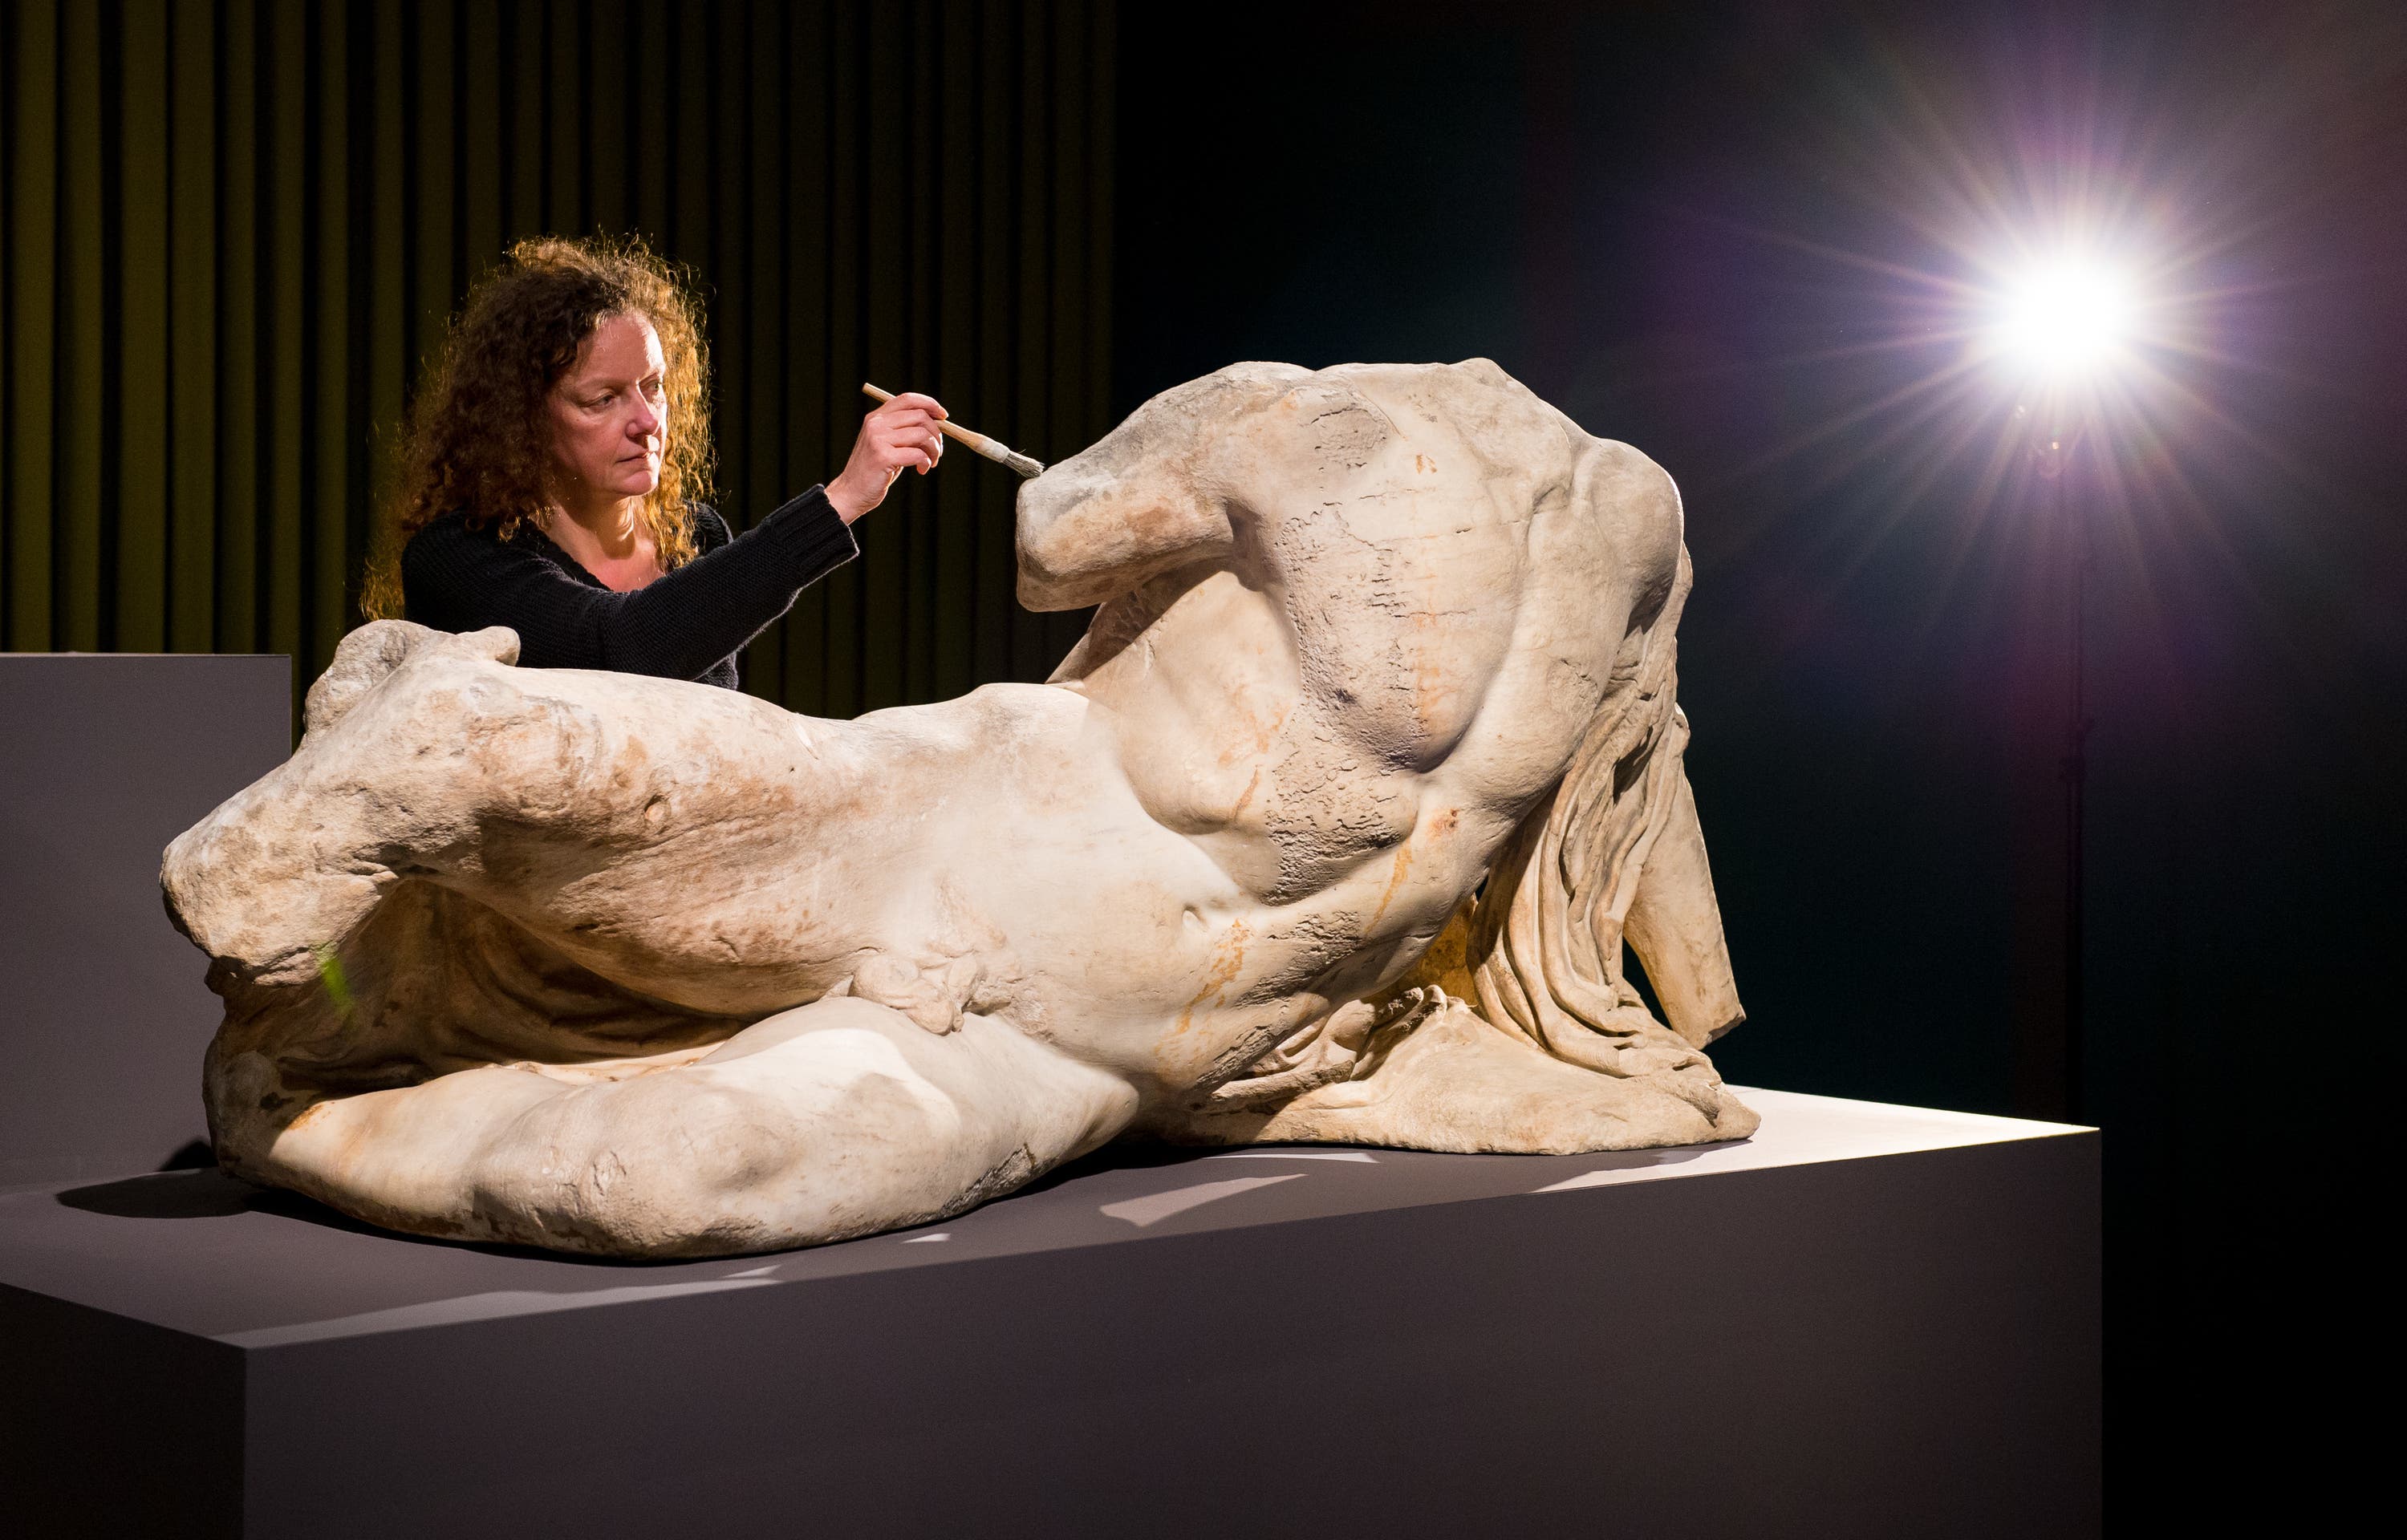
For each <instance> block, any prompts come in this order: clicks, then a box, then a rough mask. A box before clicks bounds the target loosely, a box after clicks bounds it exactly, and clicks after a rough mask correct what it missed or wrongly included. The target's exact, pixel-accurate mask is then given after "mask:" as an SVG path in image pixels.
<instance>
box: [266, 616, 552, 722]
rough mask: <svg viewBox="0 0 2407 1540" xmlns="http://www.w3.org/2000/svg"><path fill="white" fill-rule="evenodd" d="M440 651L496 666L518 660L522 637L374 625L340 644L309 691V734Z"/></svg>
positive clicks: (495, 629)
mask: <svg viewBox="0 0 2407 1540" xmlns="http://www.w3.org/2000/svg"><path fill="white" fill-rule="evenodd" d="M430 650H439V651H442V652H445V653H449V654H452V655H456V656H459V657H474V658H483V659H486V660H489V661H491V662H495V663H515V662H517V661H518V660H519V637H518V633H517V632H516V631H513V630H511V629H509V628H508V627H506V626H489V627H487V628H486V629H483V630H481V631H470V632H468V633H466V634H465V635H461V636H453V635H451V634H449V633H448V632H444V631H438V630H434V629H431V628H429V627H425V626H420V625H415V624H413V623H411V622H409V621H406V620H371V621H369V622H368V623H367V624H366V625H364V626H362V627H361V628H360V629H357V630H355V631H353V632H351V633H350V634H349V635H348V636H346V637H344V638H343V640H342V644H341V645H339V646H337V647H336V648H335V661H334V662H333V663H332V664H330V665H329V666H328V667H327V669H326V671H325V672H324V673H322V674H320V675H319V676H318V682H317V683H316V684H314V685H310V686H309V698H308V701H307V703H306V706H305V707H304V709H303V713H302V725H303V728H304V730H305V731H306V732H313V733H315V732H323V731H325V730H326V729H327V728H332V727H333V726H334V725H335V723H337V722H339V721H341V720H342V719H343V717H344V716H345V715H346V714H347V713H349V711H350V709H351V707H352V706H353V705H355V704H357V703H358V701H359V699H360V698H361V697H362V696H363V695H365V694H366V693H367V692H368V691H370V690H372V689H374V688H375V687H376V686H377V685H381V684H383V683H384V682H385V680H387V679H388V678H390V677H392V673H393V671H395V670H397V669H399V668H400V667H401V666H402V665H403V664H404V663H406V662H408V661H409V660H410V659H411V658H412V657H417V656H419V655H420V654H423V653H425V652H428V651H430Z"/></svg>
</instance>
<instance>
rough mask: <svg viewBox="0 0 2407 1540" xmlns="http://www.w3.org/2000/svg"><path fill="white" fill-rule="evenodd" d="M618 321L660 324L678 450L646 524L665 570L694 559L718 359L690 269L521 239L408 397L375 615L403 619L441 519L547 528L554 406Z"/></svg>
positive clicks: (612, 243)
mask: <svg viewBox="0 0 2407 1540" xmlns="http://www.w3.org/2000/svg"><path fill="white" fill-rule="evenodd" d="M614 316H641V317H642V318H644V319H646V320H648V321H649V322H650V323H651V325H652V330H653V331H654V332H657V333H659V335H660V339H661V352H662V356H663V357H665V358H666V360H668V374H667V377H666V379H664V380H663V381H662V386H663V388H664V390H665V392H666V395H667V399H668V421H669V428H668V443H667V444H666V445H664V447H663V450H662V455H661V481H660V485H659V486H658V487H654V488H653V490H652V493H651V495H650V496H649V497H647V498H646V499H644V508H643V517H644V522H645V524H646V525H648V527H649V528H650V530H651V533H652V542H653V544H654V545H655V546H656V547H657V549H658V551H659V553H660V561H661V565H662V567H663V568H671V567H676V566H677V565H678V564H680V563H682V562H684V561H686V560H688V559H690V558H691V557H692V556H693V554H694V543H693V516H692V504H694V503H696V502H704V501H705V500H706V499H707V498H708V497H709V495H710V492H709V484H710V462H711V448H710V402H709V384H710V380H709V374H710V360H709V358H708V356H707V354H706V353H705V349H704V346H703V340H702V310H701V306H700V304H698V303H697V302H696V301H695V299H694V297H693V294H692V292H691V289H690V288H689V286H688V283H687V279H686V275H685V274H684V273H683V272H681V271H680V270H679V269H677V268H676V267H674V266H672V265H670V264H669V263H668V262H665V261H662V260H661V259H660V258H659V257H657V256H655V255H653V254H652V252H651V250H650V248H649V247H646V246H645V245H644V243H643V241H642V240H641V239H640V238H638V237H634V236H625V237H613V236H593V237H590V238H586V239H582V240H569V239H565V238H563V237H560V236H546V237H544V238H543V239H540V240H531V241H520V243H518V245H516V246H514V247H510V250H509V255H508V256H506V257H505V258H504V259H503V260H502V261H501V262H500V263H499V265H497V266H495V267H494V268H493V269H492V270H491V272H489V273H487V274H486V275H485V276H483V277H482V278H479V279H478V280H477V284H476V287H475V288H473V289H471V290H469V291H468V300H467V303H466V304H463V306H461V308H460V313H459V314H458V315H456V316H454V317H453V318H452V319H451V328H450V331H449V333H448V334H447V335H446V336H445V338H444V342H443V346H442V349H441V351H440V352H438V353H437V354H436V356H435V359H434V367H433V369H432V370H431V371H430V373H429V374H428V375H427V378H426V381H425V383H424V384H423V385H422V386H421V387H420V389H419V391H418V394H417V396H416V398H415V399H414V400H413V401H412V402H411V403H410V408H409V413H408V416H407V417H406V420H405V421H404V423H403V425H402V431H401V438H400V442H399V444H398V446H397V453H396V455H395V460H396V464H395V466H394V470H395V472H396V474H395V475H394V477H393V482H392V495H391V497H390V498H389V499H388V500H387V502H386V503H385V506H384V509H383V510H382V516H381V518H380V520H379V528H378V530H377V541H376V544H375V546H374V547H373V550H372V553H371V555H370V557H369V559H368V571H367V581H366V583H365V585H364V586H363V592H362V593H361V596H360V609H361V611H362V612H363V613H364V614H365V615H368V617H369V618H371V619H392V618H397V617H398V616H399V615H401V611H402V592H401V551H402V547H403V546H405V545H406V544H408V543H409V537H410V536H412V535H414V534H416V533H417V532H418V531H419V530H422V529H424V528H425V527H426V526H427V525H428V524H430V523H432V522H433V521H434V520H435V519H437V518H440V517H442V516H444V515H446V514H449V513H452V512H454V511H455V510H461V509H464V510H466V512H467V515H468V517H469V519H470V520H471V521H472V522H474V523H476V524H478V525H486V524H494V525H498V526H499V527H500V530H501V536H502V538H503V539H505V540H507V539H509V538H510V537H511V536H513V535H515V534H516V533H518V531H519V530H520V528H521V527H523V526H524V525H526V524H527V523H529V522H532V523H534V525H535V527H536V528H538V529H541V528H543V527H544V526H545V525H546V524H547V523H548V520H549V518H550V509H551V505H552V498H551V494H550V491H549V490H548V478H549V475H550V458H549V454H548V445H549V443H550V426H549V419H548V416H547V411H546V404H545V403H546V398H547V397H548V395H549V394H550V391H551V388H552V386H553V385H554V384H555V383H556V382H557V381H558V380H559V378H560V376H561V375H562V374H564V373H566V372H567V370H568V369H569V367H570V366H571V365H573V364H574V363H575V362H576V361H577V353H578V351H579V350H580V349H581V348H583V347H584V346H585V343H586V341H587V339H588V338H590V337H591V336H592V335H593V333H594V332H595V331H596V330H597V329H598V328H600V326H601V325H602V323H603V322H604V321H605V320H608V319H609V318H612V317H614Z"/></svg>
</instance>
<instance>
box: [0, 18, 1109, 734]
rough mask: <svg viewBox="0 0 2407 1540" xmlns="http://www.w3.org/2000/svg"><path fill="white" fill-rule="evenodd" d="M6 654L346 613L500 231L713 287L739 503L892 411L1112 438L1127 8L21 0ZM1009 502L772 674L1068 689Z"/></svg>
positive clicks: (879, 517) (909, 522)
mask: <svg viewBox="0 0 2407 1540" xmlns="http://www.w3.org/2000/svg"><path fill="white" fill-rule="evenodd" d="M5 14H6V32H5V36H0V49H5V50H6V52H5V58H0V82H5V98H6V106H5V108H0V133H5V134H6V144H5V146H0V175H5V176H6V177H7V183H6V187H5V190H0V192H4V193H5V195H0V219H5V238H0V263H5V271H0V370H5V374H0V457H5V458H0V498H5V500H6V501H5V513H4V514H0V640H5V643H6V645H7V647H9V648H11V649H18V650H77V651H178V652H199V651H225V652H248V651H274V652H290V653H292V654H293V655H294V657H295V658H296V660H297V663H298V668H297V669H296V676H297V680H296V682H297V683H298V684H303V685H306V681H307V680H308V679H309V678H311V677H314V675H315V674H316V672H317V671H318V670H319V669H320V668H321V667H322V666H323V665H324V663H325V661H326V659H327V658H328V657H330V656H331V654H332V652H333V649H334V646H335V643H336V642H337V641H338V640H339V639H340V637H341V636H342V633H343V632H344V631H345V630H346V629H349V627H351V626H353V625H355V624H357V623H358V615H357V613H356V609H355V604H356V600H357V595H358V592H359V585H360V576H361V569H362V564H363V559H364V558H365V556H366V552H367V542H368V534H369V529H370V519H371V509H372V507H373V505H374V502H375V500H376V498H377V494H378V492H379V490H380V489H381V487H382V485H383V483H384V481H385V478H386V476H387V474H388V470H387V466H386V463H385V459H384V456H385V451H386V450H387V448H388V447H389V445H390V444H391V442H392V438H393V436H394V433H393V430H394V426H395V424H396V422H397V420H398V418H399V417H400V415H401V412H402V408H403V404H404V403H405V401H406V398H407V395H408V392H409V390H410V389H411V387H412V384H413V381H414V380H415V378H416V376H417V373H418V371H419V368H420V364H421V362H422V360H425V359H426V358H427V357H428V356H429V354H430V352H431V350H432V349H433V347H434V344H435V342H436V340H437V338H438V337H439V336H440V334H441V331H442V327H443V325H444V322H445V319H446V318H447V317H448V316H449V313H450V312H451V310H452V308H453V307H454V305H455V304H457V303H458V301H459V299H460V297H461V295H462V294H463V292H464V291H465V289H466V287H467V284H468V282H469V280H470V279H471V278H472V277H473V276H475V275H476V274H477V272H478V271H480V270H481V269H482V268H484V267H485V266H486V265H488V264H490V263H491V261H493V260H494V259H495V258H496V257H497V256H498V255H499V254H500V253H501V251H502V250H503V249H504V247H506V245H507V244H508V243H509V242H510V241H512V240H513V239H516V238H518V237H520V236H523V235H530V234H537V233H582V232H590V231H611V232H620V231H635V232H639V233H642V234H644V235H645V236H646V237H647V238H648V239H649V240H650V241H651V242H652V244H653V245H654V247H656V248H657V249H660V250H662V252H663V253H664V254H666V255H667V256H669V257H671V258H673V259H675V260H677V261H682V262H685V263H688V264H690V265H691V268H692V269H693V270H694V272H695V273H696V275H697V276H699V278H700V280H701V284H702V288H703V292H704V294H705V303H706V305H707V310H708V317H709V332H710V339H711V346H712V352H713V365H714V369H715V376H716V379H715V383H716V389H715V392H714V398H715V403H716V409H715V425H716V436H717V441H718V445H719V502H720V503H721V505H722V509H723V511H724V512H726V513H727V514H728V516H729V517H730V519H731V521H733V523H735V524H736V525H737V526H738V527H739V528H741V527H742V526H744V525H745V524H746V523H748V521H750V520H751V519H754V518H757V517H759V516H762V514H765V513H767V512H768V511H769V510H770V509H771V508H773V507H775V506H776V504H777V503H778V502H780V501H782V500H783V499H784V498H785V497H787V496H788V495H790V494H791V493H793V492H796V491H799V490H801V489H802V488H803V487H806V486H808V485H809V484H810V483H812V482H814V481H819V480H822V479H824V478H825V477H827V476H828V475H831V474H833V471H834V468H835V467H836V466H837V465H838V464H840V462H841V458H842V456H843V454H844V452H845V450H846V449H847V447H848V446H849V445H850V442H851V436H852V432H853V429H854V427H855V425H856V424H857V423H858V421H859V418H860V416H861V413H862V409H863V408H864V406H865V404H866V403H864V402H863V401H862V398H861V397H860V395H859V394H858V391H859V387H860V384H861V382H862V380H864V379H869V380H875V381H876V383H878V384H879V385H882V386H885V387H886V388H888V389H897V390H900V389H923V390H932V391H933V392H935V393H937V394H939V395H940V396H942V397H943V398H944V399H945V400H946V402H947V404H948V405H950V406H951V407H952V408H953V409H954V411H955V414H956V415H957V416H958V417H960V418H961V420H963V421H964V422H967V423H970V424H972V425H973V426H976V427H978V428H981V429H984V430H986V431H990V432H992V433H994V434H996V435H998V436H1000V437H1002V438H1004V439H1005V440H1006V441H1008V442H1010V443H1011V444H1013V445H1016V446H1018V447H1019V448H1020V449H1022V450H1024V451H1025V452H1027V453H1030V454H1033V455H1035V456H1037V457H1038V458H1040V459H1053V458H1057V457H1060V456H1061V455H1065V454H1068V453H1071V452H1073V451H1075V450H1076V449H1078V448H1080V447H1082V446H1083V445H1085V444H1086V443H1088V442H1089V441H1090V440H1091V439H1092V438H1093V437H1094V436H1095V435H1096V434H1097V433H1099V432H1100V431H1103V429H1104V427H1105V426H1106V423H1105V420H1104V417H1105V413H1106V411H1107V403H1108V393H1107V388H1108V381H1107V373H1108V368H1107V365H1108V359H1109V335H1108V326H1109V299H1110V287H1111V286H1110V272H1111V244H1110V231H1111V177H1112V144H1111V122H1112V57H1113V54H1112V49H1113V39H1112V21H1113V19H1112V14H1111V9H1110V6H1109V4H1108V3H1107V0H961V3H957V4H938V3H935V0H873V3H862V4H828V5H810V4H801V5H788V4H776V3H761V4H747V3H718V4H697V3H687V4H682V5H677V6H667V5H659V4H630V3H628V0H584V3H566V0H553V3H550V4H544V3H541V0H527V3H520V4H493V3H480V0H423V3H403V0H357V3H351V4H339V3H318V4H312V3H305V0H183V3H171V0H7V6H6V12H5ZM1017 485H1018V484H1017V482H1016V480H1015V479H1014V478H1013V477H1012V476H1011V475H1010V473H1008V472H1005V471H1003V470H1002V469H1000V468H999V467H994V466H990V465H988V464H986V463H985V462H983V461H980V460H977V459H974V458H973V457H970V456H967V455H961V454H956V455H955V456H953V457H951V458H950V459H947V462H946V465H945V468H944V469H943V470H942V471H940V472H939V473H936V474H935V475H933V476H931V477H928V478H926V479H925V480H924V481H922V480H921V479H920V478H918V477H905V478H904V485H902V486H901V487H899V488H898V495H897V496H896V497H894V498H891V499H890V500H889V501H888V502H887V504H886V506H885V507H883V508H881V509H880V510H879V511H878V512H876V514H873V515H872V516H870V517H869V518H868V519H867V520H866V521H864V523H863V524H862V526H861V531H862V544H863V548H864V550H863V558H862V560H861V561H859V562H857V563H855V564H853V565H852V566H851V567H850V568H847V570H845V571H844V572H840V573H838V574H837V575H836V576H835V577H833V578H832V579H830V580H829V581H828V582H826V583H823V584H821V585H820V586H819V587H817V588H816V589H814V590H812V591H810V592H809V593H807V594H806V595H805V597H804V599H803V600H802V601H801V603H800V604H798V605H797V606H796V608H795V610H794V613H793V614H792V615H790V617H789V618H788V619H787V620H786V621H785V622H784V623H783V624H781V625H780V626H778V627H777V628H776V629H773V630H771V631H770V632H768V633H767V634H765V635H764V636H763V637H762V639H761V641H760V642H758V643H755V644H754V645H753V647H752V649H751V650H750V652H749V653H748V656H747V658H746V676H747V683H748V687H749V688H751V689H753V690H755V691H756V692H757V693H760V694H762V695H764V696H767V697H769V698H770V699H776V700H780V701H783V702H784V703H786V704H787V705H789V706H791V707H793V708H794V709H796V710H800V711H808V712H815V713H833V714H849V713H855V712H859V711H862V710H867V709H872V708H875V707H878V706H884V705H890V704H895V703H897V702H901V701H904V700H907V699H932V698H940V697H945V696H949V695H953V694H957V693H959V692H961V691H962V690H964V689H967V688H969V687H971V686H972V685H976V684H977V683H980V682H982V681H985V680H989V679H998V678H1027V677H1033V676H1041V674H1042V673H1043V671H1045V670H1046V669H1047V667H1049V666H1050V664H1051V663H1052V661H1053V660H1054V659H1056V658H1057V657H1059V656H1060V655H1061V652H1062V651H1063V650H1064V649H1065V648H1066V647H1067V646H1068V644H1069V643H1070V642H1071V641H1072V640H1073V639H1074V638H1075V630H1076V621H1075V617H1064V616H1038V615H1026V614H1023V613H1021V612H1019V611H1018V608H1017V607H1016V606H1015V605H1014V604H1013V602H1012V600H1011V591H1012V541H1011V506H1012V497H1013V494H1014V492H1015V491H1016V489H1017Z"/></svg>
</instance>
